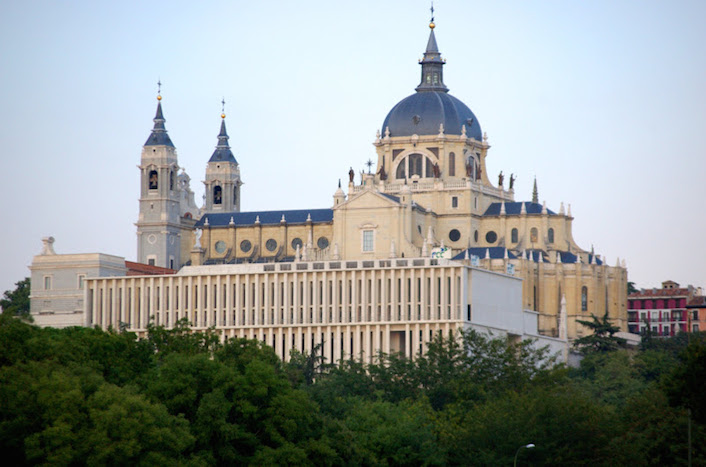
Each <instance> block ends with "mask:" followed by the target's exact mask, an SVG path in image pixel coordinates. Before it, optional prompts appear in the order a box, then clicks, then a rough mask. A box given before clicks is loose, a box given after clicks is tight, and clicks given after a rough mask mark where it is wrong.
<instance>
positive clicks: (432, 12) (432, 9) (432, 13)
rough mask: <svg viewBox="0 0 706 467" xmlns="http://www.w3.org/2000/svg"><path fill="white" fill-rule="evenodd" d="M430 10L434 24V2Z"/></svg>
mask: <svg viewBox="0 0 706 467" xmlns="http://www.w3.org/2000/svg"><path fill="white" fill-rule="evenodd" d="M430 10H431V22H432V23H433V22H434V2H433V1H432V2H431V8H430Z"/></svg>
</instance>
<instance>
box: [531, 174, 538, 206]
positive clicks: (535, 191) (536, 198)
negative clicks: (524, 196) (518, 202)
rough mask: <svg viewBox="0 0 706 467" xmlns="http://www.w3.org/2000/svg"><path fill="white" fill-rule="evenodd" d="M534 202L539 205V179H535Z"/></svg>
mask: <svg viewBox="0 0 706 467" xmlns="http://www.w3.org/2000/svg"><path fill="white" fill-rule="evenodd" d="M532 202H533V203H539V192H538V191H537V177H534V188H533V189H532Z"/></svg>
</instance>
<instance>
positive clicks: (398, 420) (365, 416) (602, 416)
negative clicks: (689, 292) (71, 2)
mask: <svg viewBox="0 0 706 467" xmlns="http://www.w3.org/2000/svg"><path fill="white" fill-rule="evenodd" d="M597 348H598V350H596V351H587V352H586V356H585V358H584V360H583V362H582V364H581V366H580V367H579V368H577V369H567V368H565V367H563V366H560V365H555V363H554V361H553V360H552V359H551V358H550V356H549V355H548V354H547V351H546V350H545V349H538V348H536V346H535V345H534V343H532V342H515V341H512V340H506V339H493V338H490V337H488V336H486V335H484V334H479V333H476V332H468V333H465V334H462V335H460V336H457V337H453V338H448V337H441V336H439V337H437V338H436V340H435V341H434V342H433V343H431V344H430V345H429V346H428V348H427V349H426V352H425V353H424V355H421V356H419V357H418V358H416V359H415V360H408V359H404V358H401V357H399V356H396V355H383V354H381V355H377V356H375V357H374V358H373V359H372V361H371V362H361V361H360V360H349V361H345V362H342V363H341V364H340V365H339V366H336V367H333V366H331V365H328V364H327V363H328V362H326V361H325V359H324V358H323V357H322V356H321V354H320V350H321V349H318V348H317V349H314V351H312V352H311V354H301V353H294V354H293V355H292V358H291V360H290V362H288V363H283V362H281V361H280V360H279V359H278V358H277V356H276V355H275V353H274V352H273V351H272V349H270V348H269V347H267V346H265V345H263V344H262V343H260V342H256V341H250V340H244V339H232V340H228V341H227V342H226V343H220V342H219V340H218V338H217V336H216V335H215V334H214V333H213V332H208V333H192V332H190V330H189V328H188V326H187V323H185V322H180V323H179V324H178V325H177V326H176V327H175V328H174V329H169V330H168V329H164V328H160V327H153V328H150V330H149V335H148V337H146V338H144V339H137V338H136V336H135V335H134V334H131V333H128V332H124V331H121V332H118V331H110V332H104V331H101V330H98V329H88V328H69V329H63V330H57V329H40V328H37V327H35V326H32V325H29V324H27V323H24V322H22V321H20V320H17V319H15V318H12V317H10V316H8V315H3V316H2V317H0V448H1V449H2V452H3V454H4V457H5V459H4V462H5V463H6V464H8V465H25V464H59V465H65V464H100V465H105V464H112V465H118V464H119V465H125V464H136V465H137V464H144V465H165V464H170V465H172V464H173V465H178V464H189V465H234V464H237V465H240V464H251V465H252V464H256V465H273V464H291V465H293V464H296V465H306V464H316V465H349V464H353V465H421V464H424V465H427V464H429V465H448V464H463V465H503V466H507V465H512V462H513V458H514V456H515V454H516V452H517V449H518V447H519V446H523V445H526V444H528V443H534V444H535V445H536V447H535V448H534V449H525V450H521V451H520V452H519V459H518V465H588V464H593V465H664V464H669V465H674V464H683V463H686V460H687V456H688V445H687V439H688V433H687V430H688V426H689V414H688V410H687V409H691V413H692V420H691V430H692V439H693V446H694V452H693V461H694V465H703V464H704V463H706V453H705V452H704V445H705V444H704V441H706V437H705V436H706V420H704V415H705V414H704V403H703V401H704V398H703V397H702V396H700V389H701V387H700V386H701V385H702V384H703V381H704V380H705V378H706V376H705V375H704V371H705V369H706V361H705V358H706V357H705V356H706V342H705V340H704V339H703V337H702V336H698V335H695V336H692V338H691V340H690V342H688V341H687V340H679V339H677V340H675V341H673V342H670V343H669V344H667V343H666V342H665V341H664V340H662V341H659V342H648V343H646V345H645V346H644V347H643V348H641V349H638V350H633V351H627V350H624V349H618V350H605V349H604V348H603V347H601V346H599V347H597Z"/></svg>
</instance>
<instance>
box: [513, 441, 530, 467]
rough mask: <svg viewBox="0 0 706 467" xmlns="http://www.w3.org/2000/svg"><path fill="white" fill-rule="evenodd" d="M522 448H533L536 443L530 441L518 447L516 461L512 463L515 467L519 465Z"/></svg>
mask: <svg viewBox="0 0 706 467" xmlns="http://www.w3.org/2000/svg"><path fill="white" fill-rule="evenodd" d="M522 448H525V449H533V448H534V444H533V443H529V444H525V445H524V446H520V447H519V448H517V452H516V453H515V463H514V464H512V465H513V466H514V467H517V456H518V455H519V454H520V451H521V450H522Z"/></svg>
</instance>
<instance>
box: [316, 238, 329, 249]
mask: <svg viewBox="0 0 706 467" xmlns="http://www.w3.org/2000/svg"><path fill="white" fill-rule="evenodd" d="M316 246H318V247H319V250H324V249H326V248H328V238H326V237H319V239H318V240H317V241H316Z"/></svg>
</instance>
